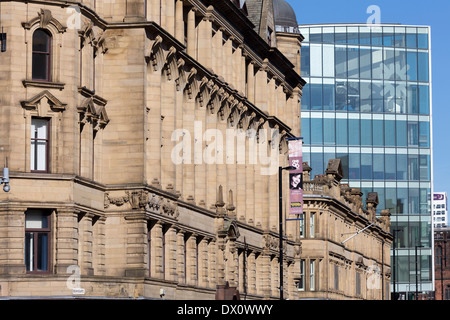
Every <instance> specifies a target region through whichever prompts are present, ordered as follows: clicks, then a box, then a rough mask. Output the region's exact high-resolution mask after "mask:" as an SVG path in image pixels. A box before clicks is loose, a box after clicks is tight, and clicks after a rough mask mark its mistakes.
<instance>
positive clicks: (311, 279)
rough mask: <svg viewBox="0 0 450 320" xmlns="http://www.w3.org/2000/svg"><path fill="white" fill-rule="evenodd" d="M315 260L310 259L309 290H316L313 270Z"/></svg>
mask: <svg viewBox="0 0 450 320" xmlns="http://www.w3.org/2000/svg"><path fill="white" fill-rule="evenodd" d="M315 269H316V261H315V260H311V261H310V272H309V290H311V291H314V290H316V281H315V272H316V270H315Z"/></svg>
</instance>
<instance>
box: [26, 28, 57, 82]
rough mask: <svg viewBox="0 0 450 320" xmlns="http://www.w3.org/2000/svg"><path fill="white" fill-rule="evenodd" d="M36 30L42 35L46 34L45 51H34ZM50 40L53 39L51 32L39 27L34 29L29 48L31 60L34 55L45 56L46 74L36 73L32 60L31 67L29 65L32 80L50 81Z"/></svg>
mask: <svg viewBox="0 0 450 320" xmlns="http://www.w3.org/2000/svg"><path fill="white" fill-rule="evenodd" d="M37 32H40V33H42V34H43V35H44V34H45V35H46V36H47V38H46V41H47V48H46V49H47V50H46V51H35V50H34V49H35V48H34V42H35V36H36V33H37ZM52 40H53V37H52V34H51V33H50V32H49V31H48V30H46V29H42V28H39V29H36V30H35V31H34V33H33V40H32V45H31V46H32V49H31V50H32V61H33V60H34V57H35V56H36V55H43V56H44V57H45V62H46V64H47V66H46V68H45V69H46V72H47V74H46V76H43V75H39V74H37V70H35V68H34V67H35V66H34V63H33V62H32V67H31V78H32V80H35V81H43V82H51V81H52V75H51V70H52V66H51V65H52Z"/></svg>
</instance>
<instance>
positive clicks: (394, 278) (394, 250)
mask: <svg viewBox="0 0 450 320" xmlns="http://www.w3.org/2000/svg"><path fill="white" fill-rule="evenodd" d="M392 232H393V233H394V242H393V245H394V246H393V248H392V249H393V250H392V251H393V265H394V266H393V267H394V270H393V271H394V273H393V276H394V277H393V280H394V300H397V289H396V283H395V280H396V278H397V274H396V265H397V261H396V259H395V252H396V251H397V250H396V247H395V241H396V240H397V232H402V230H401V229H394V230H392Z"/></svg>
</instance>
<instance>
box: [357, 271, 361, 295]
mask: <svg viewBox="0 0 450 320" xmlns="http://www.w3.org/2000/svg"><path fill="white" fill-rule="evenodd" d="M356 295H357V296H360V295H361V274H360V273H359V272H357V273H356Z"/></svg>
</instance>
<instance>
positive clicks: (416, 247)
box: [415, 246, 423, 300]
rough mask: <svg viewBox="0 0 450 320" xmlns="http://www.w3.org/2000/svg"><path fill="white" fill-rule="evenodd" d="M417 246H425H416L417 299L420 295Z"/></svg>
mask: <svg viewBox="0 0 450 320" xmlns="http://www.w3.org/2000/svg"><path fill="white" fill-rule="evenodd" d="M417 248H423V246H416V252H415V254H416V300H418V297H419V271H418V269H417Z"/></svg>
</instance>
